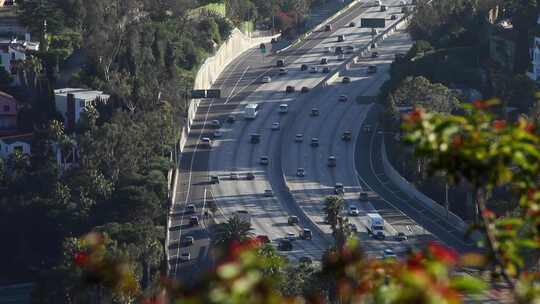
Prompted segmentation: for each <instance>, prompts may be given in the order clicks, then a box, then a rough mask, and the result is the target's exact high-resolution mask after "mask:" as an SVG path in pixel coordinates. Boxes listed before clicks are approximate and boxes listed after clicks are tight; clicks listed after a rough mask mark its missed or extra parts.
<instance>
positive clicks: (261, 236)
mask: <svg viewBox="0 0 540 304" xmlns="http://www.w3.org/2000/svg"><path fill="white" fill-rule="evenodd" d="M255 239H256V240H257V241H259V242H260V243H262V244H268V243H270V238H269V237H268V236H267V235H264V234H259V235H257V236H256V237H255Z"/></svg>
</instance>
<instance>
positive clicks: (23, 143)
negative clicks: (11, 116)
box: [0, 133, 32, 159]
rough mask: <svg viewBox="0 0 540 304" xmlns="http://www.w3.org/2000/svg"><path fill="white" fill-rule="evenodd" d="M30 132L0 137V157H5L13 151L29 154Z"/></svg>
mask: <svg viewBox="0 0 540 304" xmlns="http://www.w3.org/2000/svg"><path fill="white" fill-rule="evenodd" d="M31 141H32V133H27V134H19V135H11V136H3V137H0V157H1V158H3V159H6V158H7V157H8V156H9V155H10V154H12V153H13V152H15V151H20V152H21V153H23V154H28V155H29V154H30V152H31V150H30V147H31Z"/></svg>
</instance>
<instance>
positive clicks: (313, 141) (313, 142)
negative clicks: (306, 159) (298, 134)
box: [311, 137, 319, 148]
mask: <svg viewBox="0 0 540 304" xmlns="http://www.w3.org/2000/svg"><path fill="white" fill-rule="evenodd" d="M311 146H312V147H313V148H316V147H318V146H319V139H318V138H317V137H313V138H312V139H311Z"/></svg>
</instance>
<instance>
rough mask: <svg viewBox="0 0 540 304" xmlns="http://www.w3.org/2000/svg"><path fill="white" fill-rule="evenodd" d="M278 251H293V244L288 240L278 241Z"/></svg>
mask: <svg viewBox="0 0 540 304" xmlns="http://www.w3.org/2000/svg"><path fill="white" fill-rule="evenodd" d="M278 249H279V250H281V251H291V250H292V249H293V244H292V242H291V241H289V240H281V241H279V246H278Z"/></svg>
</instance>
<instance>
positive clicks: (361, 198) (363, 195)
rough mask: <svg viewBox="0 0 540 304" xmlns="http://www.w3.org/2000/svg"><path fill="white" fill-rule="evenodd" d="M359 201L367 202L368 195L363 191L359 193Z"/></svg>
mask: <svg viewBox="0 0 540 304" xmlns="http://www.w3.org/2000/svg"><path fill="white" fill-rule="evenodd" d="M359 199H360V200H361V201H364V202H365V201H367V200H368V194H367V192H365V191H362V192H360V198H359Z"/></svg>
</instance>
